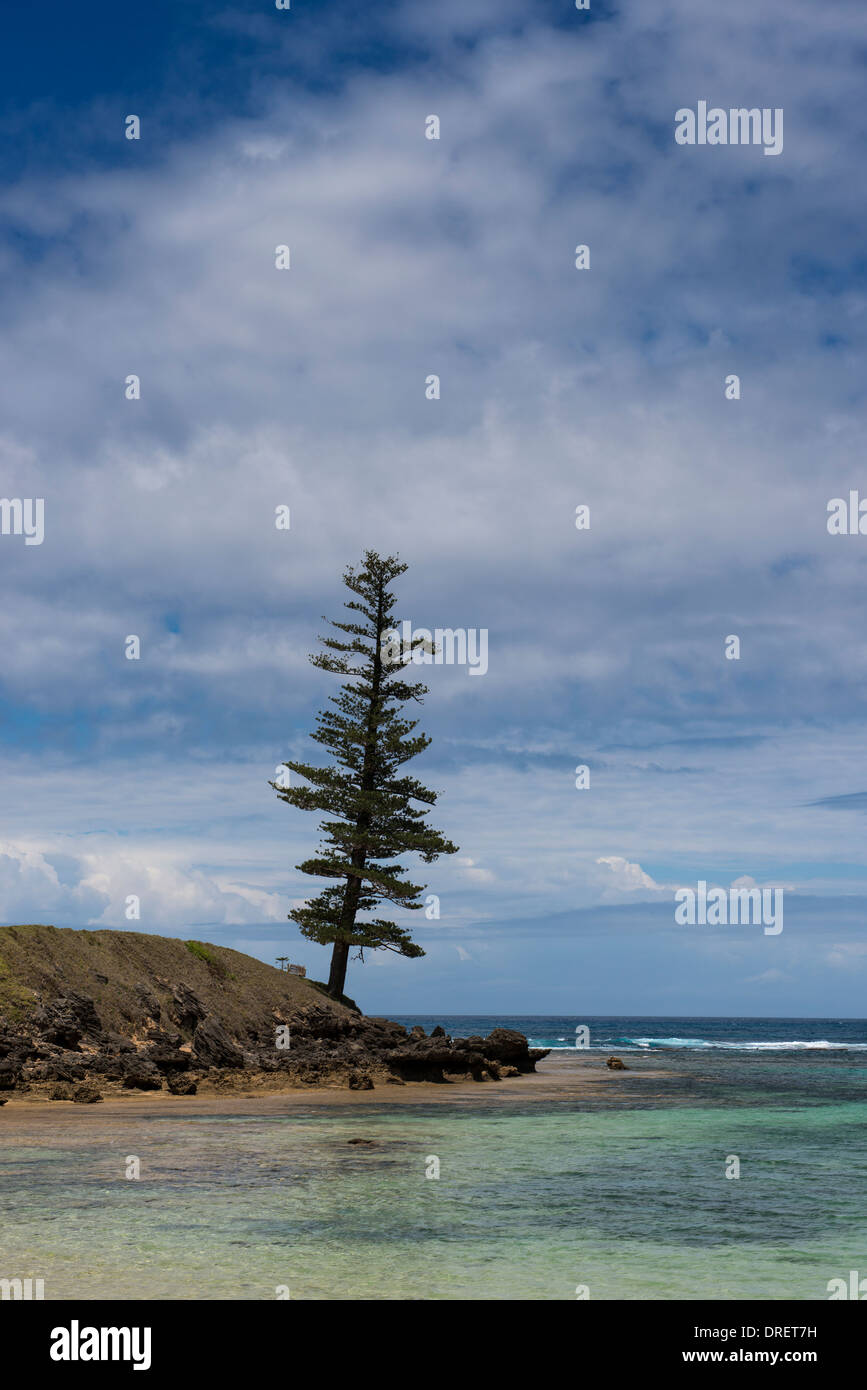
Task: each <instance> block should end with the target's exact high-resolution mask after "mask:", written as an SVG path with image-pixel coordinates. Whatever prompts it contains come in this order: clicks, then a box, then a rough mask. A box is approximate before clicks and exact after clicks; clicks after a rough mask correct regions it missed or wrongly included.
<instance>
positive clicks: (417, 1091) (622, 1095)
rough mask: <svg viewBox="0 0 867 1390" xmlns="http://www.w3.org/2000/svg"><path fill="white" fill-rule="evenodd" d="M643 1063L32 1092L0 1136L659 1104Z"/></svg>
mask: <svg viewBox="0 0 867 1390" xmlns="http://www.w3.org/2000/svg"><path fill="white" fill-rule="evenodd" d="M644 1060H645V1059H643V1058H640V1059H639V1060H638V1063H637V1064H636V1065H635V1066H633V1065H632V1064H631V1063H630V1069H629V1070H628V1071H609V1070H608V1068H607V1067H606V1066H605V1063H604V1062H603V1061H601V1060H600V1059H599V1058H598V1057H592V1058H588V1057H577V1056H575V1055H574V1054H560V1055H558V1056H555V1057H548V1058H546V1059H545V1061H543V1062H541V1063H539V1065H538V1070H537V1071H536V1072H535V1073H531V1074H529V1075H525V1076H516V1077H511V1078H510V1079H508V1080H504V1081H486V1082H473V1081H458V1082H447V1083H445V1084H442V1085H437V1084H431V1083H429V1082H426V1083H422V1082H416V1083H411V1082H407V1083H406V1084H405V1085H403V1086H394V1085H383V1086H377V1087H376V1088H375V1089H374V1090H371V1091H351V1090H348V1089H347V1088H346V1087H341V1086H317V1087H297V1088H294V1089H292V1090H286V1091H264V1090H249V1089H248V1090H244V1089H243V1087H239V1088H238V1089H237V1090H235V1089H231V1088H229V1087H222V1088H221V1089H220V1090H219V1091H217V1090H212V1091H210V1092H207V1091H204V1092H203V1093H201V1094H198V1095H195V1096H173V1095H170V1094H169V1093H168V1092H167V1091H149V1092H141V1091H133V1092H125V1093H120V1094H118V1095H113V1096H110V1097H107V1098H106V1099H105V1100H103V1101H101V1102H99V1103H98V1104H96V1105H77V1104H75V1103H74V1102H72V1101H49V1100H45V1099H44V1098H42V1097H39V1096H36V1095H33V1096H29V1095H26V1094H25V1095H16V1096H13V1097H12V1098H11V1099H10V1100H9V1101H8V1102H7V1104H6V1105H4V1106H3V1107H2V1109H0V1135H2V1134H4V1133H5V1134H6V1135H7V1136H11V1135H14V1137H15V1139H16V1140H18V1141H20V1140H21V1139H22V1138H23V1137H24V1134H25V1131H27V1130H29V1129H30V1127H31V1126H32V1127H33V1128H34V1132H36V1131H37V1130H38V1126H39V1123H40V1121H43V1120H50V1121H51V1122H52V1123H56V1122H57V1121H58V1120H59V1119H60V1118H61V1117H62V1118H63V1120H64V1122H65V1123H67V1124H69V1125H70V1126H73V1125H74V1126H76V1128H78V1127H81V1128H83V1129H85V1130H86V1129H87V1128H88V1126H91V1127H93V1121H94V1119H95V1117H96V1116H100V1117H102V1118H103V1119H105V1118H108V1117H109V1116H116V1117H121V1116H125V1117H126V1116H128V1117H130V1118H135V1117H138V1116H148V1115H155V1114H167V1115H171V1116H173V1117H178V1118H180V1117H182V1116H185V1115H225V1114H233V1115H251V1116H252V1115H262V1116H268V1115H281V1114H285V1113H286V1111H287V1110H293V1109H307V1108H309V1107H310V1106H334V1105H340V1106H346V1107H348V1108H351V1109H353V1110H358V1109H362V1110H363V1109H365V1108H370V1107H371V1106H381V1105H397V1106H405V1105H418V1106H428V1105H443V1104H445V1105H450V1106H455V1105H458V1106H461V1105H466V1106H468V1107H471V1106H474V1105H478V1104H483V1105H486V1106H487V1105H504V1106H508V1105H510V1104H516V1103H517V1104H519V1105H522V1106H523V1105H526V1104H527V1103H528V1102H539V1103H543V1104H551V1103H552V1102H557V1101H563V1102H570V1101H577V1102H579V1103H580V1102H581V1101H585V1100H586V1101H588V1102H592V1101H599V1100H600V1099H604V1101H605V1102H606V1103H611V1102H617V1101H622V1102H623V1103H625V1104H631V1103H634V1102H635V1101H636V1100H639V1099H640V1100H641V1101H645V1102H647V1101H651V1100H654V1099H659V1094H658V1087H657V1085H655V1084H654V1083H658V1082H660V1081H661V1080H663V1079H665V1078H666V1076H667V1073H666V1072H665V1071H664V1070H663V1069H661V1068H660V1067H659V1065H658V1059H656V1058H654V1062H655V1063H656V1065H654V1066H651V1065H642V1063H644Z"/></svg>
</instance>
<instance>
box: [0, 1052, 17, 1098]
mask: <svg viewBox="0 0 867 1390" xmlns="http://www.w3.org/2000/svg"><path fill="white" fill-rule="evenodd" d="M19 1076H20V1071H19V1068H18V1067H17V1066H15V1064H14V1063H13V1062H10V1061H9V1060H6V1061H5V1062H0V1091H14V1089H15V1086H16V1085H17V1082H18V1078H19Z"/></svg>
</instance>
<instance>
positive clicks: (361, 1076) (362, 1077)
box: [349, 1072, 373, 1091]
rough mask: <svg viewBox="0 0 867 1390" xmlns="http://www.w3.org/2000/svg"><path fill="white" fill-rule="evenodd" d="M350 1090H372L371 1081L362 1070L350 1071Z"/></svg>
mask: <svg viewBox="0 0 867 1390" xmlns="http://www.w3.org/2000/svg"><path fill="white" fill-rule="evenodd" d="M349 1089H350V1091H372V1090H373V1082H372V1081H371V1079H370V1077H369V1076H367V1075H366V1074H365V1073H364V1072H351V1073H350V1076H349Z"/></svg>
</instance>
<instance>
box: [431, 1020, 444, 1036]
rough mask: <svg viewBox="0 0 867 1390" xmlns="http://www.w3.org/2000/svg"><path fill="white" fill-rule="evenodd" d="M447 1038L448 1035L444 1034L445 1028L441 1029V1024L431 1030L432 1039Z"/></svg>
mask: <svg viewBox="0 0 867 1390" xmlns="http://www.w3.org/2000/svg"><path fill="white" fill-rule="evenodd" d="M447 1036H448V1035H447V1033H446V1030H445V1028H443V1026H442V1024H440V1023H438V1024H437V1026H436V1028H433V1029H431V1037H432V1038H445V1037H447Z"/></svg>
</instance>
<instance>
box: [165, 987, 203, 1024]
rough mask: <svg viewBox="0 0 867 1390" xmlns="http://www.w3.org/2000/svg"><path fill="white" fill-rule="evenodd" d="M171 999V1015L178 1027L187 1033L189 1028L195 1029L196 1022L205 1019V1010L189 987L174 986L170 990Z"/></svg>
mask: <svg viewBox="0 0 867 1390" xmlns="http://www.w3.org/2000/svg"><path fill="white" fill-rule="evenodd" d="M172 999H173V1000H174V1007H173V1009H172V1013H173V1014H174V1017H175V1019H176V1020H177V1022H178V1024H179V1025H180V1027H181V1028H183V1029H185V1030H186V1031H187V1032H189V1030H190V1029H191V1028H195V1027H196V1025H197V1024H198V1022H199V1021H200V1020H201V1019H203V1018H204V1017H205V1013H206V1012H207V1010H206V1009H205V1006H204V1004H203V1003H202V1001H201V1000H200V999H199V997H198V995H197V994H195V993H194V991H193V990H191V989H190V987H189V985H184V984H180V985H175V987H174V989H173V990H172Z"/></svg>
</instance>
